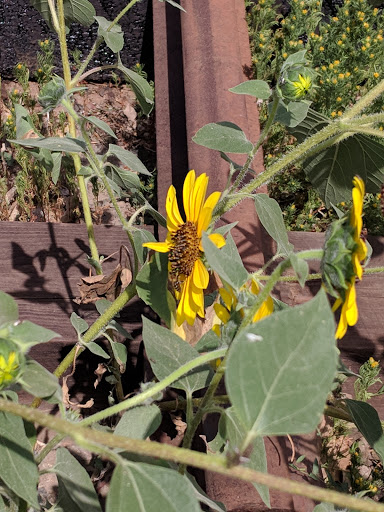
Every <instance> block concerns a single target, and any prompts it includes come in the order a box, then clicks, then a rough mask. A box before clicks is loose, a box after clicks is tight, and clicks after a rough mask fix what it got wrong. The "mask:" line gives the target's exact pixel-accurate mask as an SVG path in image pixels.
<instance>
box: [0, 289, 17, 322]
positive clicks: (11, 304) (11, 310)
mask: <svg viewBox="0 0 384 512" xmlns="http://www.w3.org/2000/svg"><path fill="white" fill-rule="evenodd" d="M18 318H19V308H18V307H17V303H16V301H15V300H14V299H12V297H11V296H10V295H8V293H5V292H2V291H1V290H0V326H1V325H3V324H6V323H8V322H16V321H17V320H18Z"/></svg>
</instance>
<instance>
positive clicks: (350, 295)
mask: <svg viewBox="0 0 384 512" xmlns="http://www.w3.org/2000/svg"><path fill="white" fill-rule="evenodd" d="M345 308H346V309H345V316H346V319H347V323H348V325H355V324H356V322H357V320H358V318H359V312H358V310H357V304H356V288H355V281H354V280H353V282H352V284H351V286H350V288H349V289H348V290H347V294H346V299H345Z"/></svg>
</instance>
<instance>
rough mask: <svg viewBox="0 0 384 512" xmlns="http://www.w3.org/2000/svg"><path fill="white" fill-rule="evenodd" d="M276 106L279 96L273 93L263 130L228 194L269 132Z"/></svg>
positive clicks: (245, 171)
mask: <svg viewBox="0 0 384 512" xmlns="http://www.w3.org/2000/svg"><path fill="white" fill-rule="evenodd" d="M278 106H279V97H278V96H277V94H276V93H275V94H274V96H273V102H272V107H271V111H270V113H269V116H268V120H267V122H266V123H265V126H264V128H263V131H262V132H261V134H260V137H259V139H258V141H257V142H256V144H255V145H254V147H253V149H252V151H251V152H250V153H249V155H248V158H247V161H246V162H245V164H244V166H243V168H242V169H241V171H240V172H239V175H238V176H237V178H236V180H235V181H234V183H233V185H232V187H231V188H230V189H229V192H228V194H232V193H233V192H234V191H235V190H236V189H237V187H238V186H239V185H240V184H241V182H242V181H243V179H244V177H245V175H246V174H247V172H248V169H249V166H250V165H251V163H252V160H253V159H254V158H255V155H256V153H257V152H258V150H259V148H260V146H261V145H262V144H263V142H264V140H265V139H266V137H267V135H268V133H269V130H270V128H271V126H272V124H273V121H274V120H275V114H276V111H277V107H278Z"/></svg>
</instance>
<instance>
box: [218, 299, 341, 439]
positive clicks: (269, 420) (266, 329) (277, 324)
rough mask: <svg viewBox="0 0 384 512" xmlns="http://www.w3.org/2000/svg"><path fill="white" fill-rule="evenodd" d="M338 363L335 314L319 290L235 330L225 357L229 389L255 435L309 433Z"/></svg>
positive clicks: (324, 400)
mask: <svg viewBox="0 0 384 512" xmlns="http://www.w3.org/2000/svg"><path fill="white" fill-rule="evenodd" d="M337 365H338V351H337V349H336V345H335V339H334V318H333V314H332V312H331V309H330V306H329V303H328V300H327V297H326V294H325V292H324V291H323V290H320V292H319V293H318V294H317V295H316V297H315V298H314V299H312V300H310V301H309V302H306V303H305V304H303V305H301V306H297V307H295V308H290V309H286V310H283V311H279V312H277V313H274V314H273V315H271V316H268V317H266V318H264V319H263V320H261V321H259V322H257V323H255V324H252V325H251V326H249V327H248V328H246V329H244V330H242V331H241V332H240V333H239V334H238V336H237V337H236V338H235V340H234V341H233V343H232V345H231V347H230V353H229V356H228V361H227V371H226V386H227V391H228V394H229V396H230V399H231V403H232V404H233V406H234V408H235V411H236V414H237V415H238V416H239V418H240V419H241V421H242V422H243V423H244V426H245V428H246V429H247V430H248V431H250V433H251V435H253V436H267V435H285V434H302V433H307V432H312V431H313V430H314V429H315V428H316V426H317V424H318V423H319V421H320V417H321V414H322V412H323V408H324V405H325V402H326V398H327V394H328V392H329V391H330V389H331V387H332V381H333V379H334V376H335V374H336V371H337Z"/></svg>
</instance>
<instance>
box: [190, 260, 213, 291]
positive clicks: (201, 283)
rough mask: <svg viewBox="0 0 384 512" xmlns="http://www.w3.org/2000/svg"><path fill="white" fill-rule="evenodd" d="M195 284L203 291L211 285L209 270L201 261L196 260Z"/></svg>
mask: <svg viewBox="0 0 384 512" xmlns="http://www.w3.org/2000/svg"><path fill="white" fill-rule="evenodd" d="M192 279H193V284H194V285H195V286H196V287H197V288H200V289H202V290H205V288H207V286H208V283H209V274H208V270H207V269H206V268H205V266H204V264H203V262H202V261H201V260H196V261H195V265H194V267H193V271H192Z"/></svg>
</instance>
